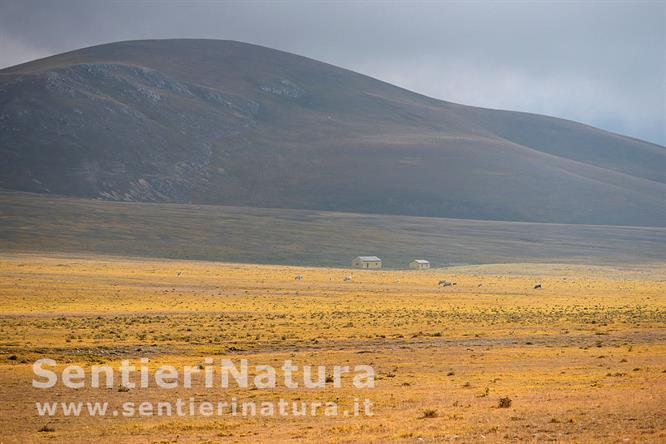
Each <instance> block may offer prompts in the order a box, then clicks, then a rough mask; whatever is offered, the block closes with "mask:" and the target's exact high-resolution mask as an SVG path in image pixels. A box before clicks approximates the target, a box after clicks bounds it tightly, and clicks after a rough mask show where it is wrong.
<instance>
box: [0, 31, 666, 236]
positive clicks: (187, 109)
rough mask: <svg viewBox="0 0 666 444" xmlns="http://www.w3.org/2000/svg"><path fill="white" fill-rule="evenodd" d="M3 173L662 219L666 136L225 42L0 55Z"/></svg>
mask: <svg viewBox="0 0 666 444" xmlns="http://www.w3.org/2000/svg"><path fill="white" fill-rule="evenodd" d="M0 156H1V158H2V162H1V165H0V187H1V188H4V189H8V190H20V191H30V192H38V193H53V194H63V195H71V196H79V197H94V198H102V199H107V200H123V201H148V202H151V201H159V202H179V203H209V204H224V205H236V206H251V207H273V208H295V209H317V210H335V211H348V212H362V213H388V214H401V215H417V216H436V217H449V218H467V219H492V220H506V221H536V222H558V223H585V224H613V225H645V226H666V205H665V204H664V198H665V196H666V174H665V171H666V148H665V147H663V146H659V145H655V144H651V143H648V142H643V141H640V140H636V139H632V138H629V137H624V136H620V135H617V134H613V133H609V132H606V131H602V130H599V129H596V128H592V127H589V126H586V125H582V124H579V123H575V122H571V121H567V120H562V119H557V118H552V117H546V116H540V115H534V114H526V113H517V112H510V111H498V110H489V109H483V108H476V107H469V106H464V105H459V104H455V103H450V102H445V101H440V100H435V99H431V98H428V97H425V96H422V95H419V94H415V93H413V92H410V91H407V90H404V89H401V88H398V87H395V86H392V85H390V84H388V83H385V82H381V81H379V80H376V79H373V78H370V77H367V76H364V75H361V74H357V73H354V72H352V71H348V70H345V69H341V68H338V67H335V66H331V65H329V64H325V63H321V62H318V61H315V60H312V59H308V58H305V57H301V56H297V55H294V54H289V53H285V52H281V51H277V50H273V49H269V48H265V47H260V46H255V45H250V44H245V43H239V42H233V41H219V40H146V41H128V42H119V43H112V44H107V45H101V46H95V47H90V48H85V49H81V50H76V51H72V52H68V53H64V54H60V55H56V56H53V57H48V58H45V59H40V60H36V61H33V62H29V63H25V64H22V65H18V66H14V67H11V68H6V69H3V70H1V71H0Z"/></svg>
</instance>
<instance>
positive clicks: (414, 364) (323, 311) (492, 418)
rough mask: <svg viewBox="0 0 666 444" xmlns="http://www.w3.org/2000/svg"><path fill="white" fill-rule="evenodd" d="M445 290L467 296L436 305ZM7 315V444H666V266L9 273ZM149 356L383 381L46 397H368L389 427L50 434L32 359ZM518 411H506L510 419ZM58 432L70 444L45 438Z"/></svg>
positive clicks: (203, 265)
mask: <svg viewBox="0 0 666 444" xmlns="http://www.w3.org/2000/svg"><path fill="white" fill-rule="evenodd" d="M350 273H352V274H353V281H352V282H344V281H343V279H344V277H345V276H346V275H348V274H350ZM296 275H302V276H303V279H302V280H295V279H294V277H295V276H296ZM440 279H447V280H449V281H451V282H455V283H456V285H455V286H450V287H444V288H443V287H438V286H437V282H438V281H439V280H440ZM536 282H539V283H541V284H542V286H543V288H542V289H541V290H535V289H534V288H533V286H534V284H535V283H536ZM0 297H1V298H2V315H1V316H0V333H1V335H0V381H1V382H2V384H1V385H0V397H1V398H2V400H3V402H2V404H1V405H0V426H1V427H2V428H1V430H2V432H0V433H1V434H2V441H3V442H29V441H40V440H48V441H68V442H71V441H84V440H85V441H89V440H96V441H108V442H120V441H137V442H145V441H149V442H174V441H179V442H186V441H213V442H216V441H221V440H225V441H229V442H268V441H271V442H275V441H284V440H296V441H316V442H358V441H364V442H433V441H450V440H455V441H457V442H480V441H484V440H486V441H487V442H496V441H502V440H507V441H508V440H511V441H513V440H524V441H548V440H550V441H559V442H627V441H643V442H659V441H665V440H666V431H665V430H666V416H665V415H664V413H663V410H664V407H665V406H666V373H665V372H666V341H665V340H666V267H664V265H663V264H657V265H654V266H651V267H640V268H636V267H625V268H608V267H585V266H566V265H502V266H480V267H459V268H453V269H448V270H432V271H428V272H414V271H374V272H368V271H365V272H364V271H350V270H343V269H326V268H298V267H281V266H254V265H240V264H220V263H213V262H187V261H166V260H165V261H160V260H152V259H151V260H140V259H126V258H112V257H94V256H71V255H70V256H64V255H62V256H57V255H51V256H39V255H21V254H5V255H3V256H0ZM142 356H147V357H149V358H150V364H149V365H150V366H151V368H155V367H156V366H158V365H161V364H171V365H176V366H177V367H179V366H182V365H196V364H199V363H201V362H202V359H203V357H206V356H214V357H221V356H224V357H230V358H232V359H235V360H237V359H240V358H241V357H244V358H247V359H248V360H249V361H250V362H251V363H254V364H272V365H275V366H279V365H280V363H281V362H282V361H283V360H284V359H291V360H293V361H294V362H295V363H301V364H313V365H328V366H329V367H332V366H333V365H336V364H337V365H352V366H353V365H356V364H369V365H372V366H373V367H374V368H375V370H376V372H377V383H376V387H375V388H374V389H372V390H365V391H359V390H357V389H354V388H353V387H351V386H350V385H349V384H346V385H343V389H334V388H332V387H329V386H327V387H326V388H325V389H321V390H296V391H294V390H288V389H285V388H284V387H279V388H278V389H276V390H268V391H267V390H241V389H238V388H230V389H228V390H223V389H221V388H214V389H212V390H210V389H206V388H205V387H203V385H202V382H201V381H200V380H195V384H194V387H193V388H192V389H184V388H179V389H176V390H174V391H168V392H167V393H165V392H164V391H163V390H158V389H156V388H153V387H151V388H148V389H133V390H131V391H129V392H122V391H117V390H108V389H92V388H85V389H81V390H76V391H73V390H71V389H67V388H64V387H57V388H55V389H53V390H48V391H46V392H47V393H48V396H46V398H47V399H55V400H75V399H82V400H90V399H101V398H104V399H105V400H108V401H109V402H110V403H111V404H113V405H118V404H120V403H122V402H124V401H125V400H128V399H132V400H142V401H143V400H165V399H175V398H176V397H181V398H189V397H190V396H194V397H195V398H196V399H208V400H213V401H214V400H217V399H222V398H225V399H226V398H230V397H232V396H236V397H238V398H239V399H257V400H269V399H277V398H280V397H284V398H286V399H296V398H299V399H303V400H306V399H326V400H332V399H336V398H337V399H338V400H339V402H340V403H341V405H349V404H350V402H351V401H350V400H351V399H352V398H353V397H355V396H358V397H367V398H370V399H371V400H372V401H373V404H374V408H373V412H374V416H372V417H349V418H343V417H338V418H326V417H322V416H317V417H305V418H298V417H287V418H279V417H278V418H261V417H257V418H243V417H229V416H225V417H222V418H203V417H200V416H199V417H183V418H173V417H172V418H163V417H144V418H136V417H135V418H122V417H105V418H90V417H80V418H65V417H56V418H51V419H45V418H40V417H38V416H37V414H36V411H35V405H34V402H35V401H36V400H43V399H44V398H45V391H44V390H38V389H34V388H32V387H31V384H30V381H31V379H32V370H31V364H32V362H33V361H34V360H35V359H37V358H39V357H51V358H53V359H56V360H57V361H58V362H59V363H60V364H69V363H78V364H82V365H85V366H89V365H93V364H96V363H108V364H111V365H115V364H117V363H118V361H119V360H121V359H125V358H128V359H132V360H135V361H136V360H138V358H139V357H142ZM503 396H508V397H510V398H511V400H512V402H511V406H510V407H509V408H498V401H499V398H500V397H503ZM426 411H431V412H430V413H429V414H426V415H424V412H426ZM424 416H426V417H424ZM427 416H431V417H427ZM45 425H48V428H50V429H53V430H52V431H45V432H40V431H39V429H40V428H42V427H43V426H45Z"/></svg>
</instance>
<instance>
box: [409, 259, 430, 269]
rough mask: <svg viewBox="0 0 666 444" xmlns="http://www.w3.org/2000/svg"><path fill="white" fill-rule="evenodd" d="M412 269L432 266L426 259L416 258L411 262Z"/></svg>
mask: <svg viewBox="0 0 666 444" xmlns="http://www.w3.org/2000/svg"><path fill="white" fill-rule="evenodd" d="M409 268H411V269H412V270H427V269H429V268H430V262H428V261H427V260H425V259H414V260H413V261H411V262H410V263H409Z"/></svg>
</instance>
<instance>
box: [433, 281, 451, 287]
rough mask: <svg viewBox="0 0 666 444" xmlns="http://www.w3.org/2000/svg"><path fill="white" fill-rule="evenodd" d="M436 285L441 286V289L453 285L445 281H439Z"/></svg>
mask: <svg viewBox="0 0 666 444" xmlns="http://www.w3.org/2000/svg"><path fill="white" fill-rule="evenodd" d="M437 285H441V286H442V287H448V286H450V285H453V284H452V283H451V282H449V281H447V280H446V279H444V280H442V281H439V283H437Z"/></svg>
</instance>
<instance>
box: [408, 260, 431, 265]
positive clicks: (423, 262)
mask: <svg viewBox="0 0 666 444" xmlns="http://www.w3.org/2000/svg"><path fill="white" fill-rule="evenodd" d="M412 262H416V263H417V264H429V263H430V262H428V261H427V260H425V259H414V260H413V261H412Z"/></svg>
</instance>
